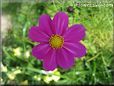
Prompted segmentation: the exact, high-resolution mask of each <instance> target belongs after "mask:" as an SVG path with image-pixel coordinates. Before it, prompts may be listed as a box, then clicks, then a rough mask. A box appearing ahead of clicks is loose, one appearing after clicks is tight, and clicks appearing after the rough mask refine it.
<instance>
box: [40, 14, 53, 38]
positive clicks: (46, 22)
mask: <svg viewBox="0 0 114 86" xmlns="http://www.w3.org/2000/svg"><path fill="white" fill-rule="evenodd" d="M39 27H40V28H41V29H42V30H43V31H44V32H45V33H46V34H48V35H49V36H51V35H52V34H53V29H52V20H51V18H50V16H48V15H46V14H43V15H41V16H40V18H39Z"/></svg>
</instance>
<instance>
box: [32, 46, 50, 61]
mask: <svg viewBox="0 0 114 86" xmlns="http://www.w3.org/2000/svg"><path fill="white" fill-rule="evenodd" d="M50 49H51V48H50V46H49V44H39V45H37V46H35V47H34V48H33V49H32V55H33V56H35V57H36V58H37V59H40V60H41V59H44V57H45V55H46V54H47V53H48V51H49V50H50Z"/></svg>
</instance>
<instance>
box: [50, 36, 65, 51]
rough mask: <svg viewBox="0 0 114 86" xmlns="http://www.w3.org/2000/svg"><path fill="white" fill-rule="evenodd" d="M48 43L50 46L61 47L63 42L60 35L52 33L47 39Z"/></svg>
mask: <svg viewBox="0 0 114 86" xmlns="http://www.w3.org/2000/svg"><path fill="white" fill-rule="evenodd" d="M49 44H50V46H51V47H52V48H55V49H57V48H61V47H62V46H63V44H64V38H63V37H62V36H60V35H52V36H51V37H50V39H49Z"/></svg>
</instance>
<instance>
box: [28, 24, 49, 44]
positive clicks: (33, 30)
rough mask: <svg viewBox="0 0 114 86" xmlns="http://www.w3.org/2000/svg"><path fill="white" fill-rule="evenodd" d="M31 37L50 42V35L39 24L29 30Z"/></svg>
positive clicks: (38, 40)
mask: <svg viewBox="0 0 114 86" xmlns="http://www.w3.org/2000/svg"><path fill="white" fill-rule="evenodd" d="M28 35H29V38H30V39H31V40H32V41H36V42H48V39H49V36H48V35H47V34H45V33H44V32H43V31H41V30H40V28H39V27H37V26H32V27H31V29H30V30H29V34H28Z"/></svg>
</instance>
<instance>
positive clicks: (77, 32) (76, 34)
mask: <svg viewBox="0 0 114 86" xmlns="http://www.w3.org/2000/svg"><path fill="white" fill-rule="evenodd" d="M84 37H85V28H84V26H83V25H81V24H76V25H73V26H72V27H70V28H69V29H68V31H67V32H66V33H65V34H64V38H65V41H68V42H77V41H80V40H82V39H83V38H84Z"/></svg>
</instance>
